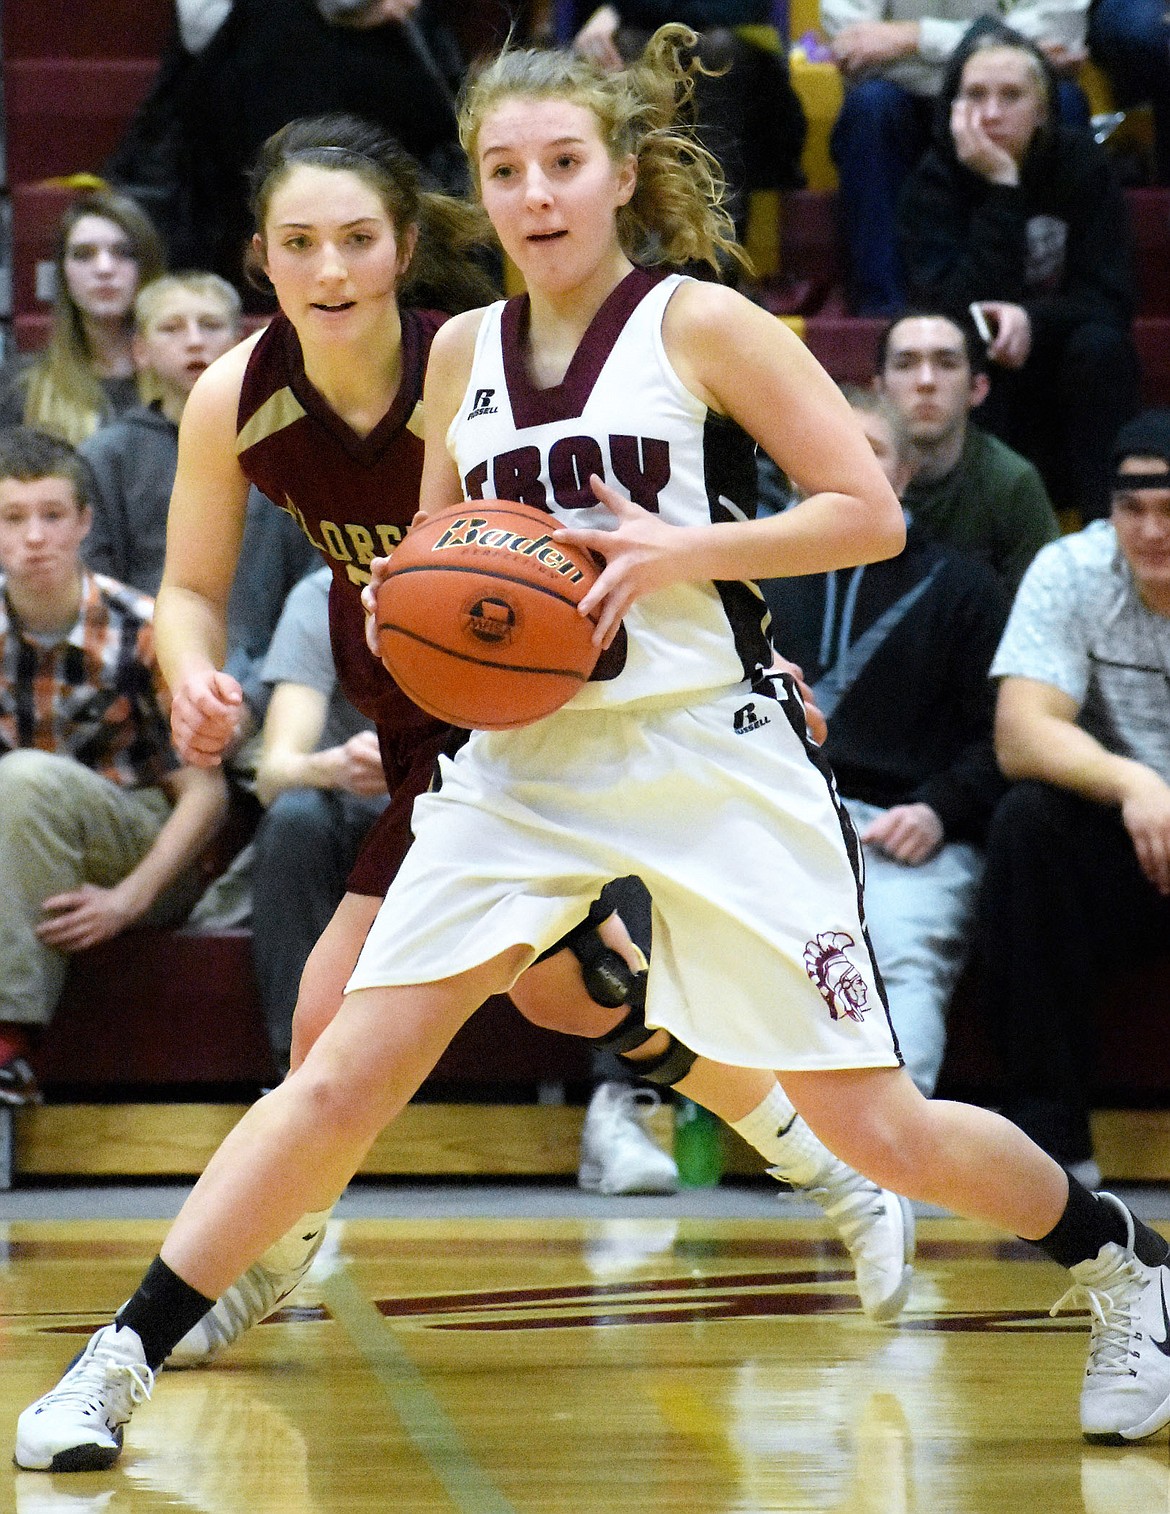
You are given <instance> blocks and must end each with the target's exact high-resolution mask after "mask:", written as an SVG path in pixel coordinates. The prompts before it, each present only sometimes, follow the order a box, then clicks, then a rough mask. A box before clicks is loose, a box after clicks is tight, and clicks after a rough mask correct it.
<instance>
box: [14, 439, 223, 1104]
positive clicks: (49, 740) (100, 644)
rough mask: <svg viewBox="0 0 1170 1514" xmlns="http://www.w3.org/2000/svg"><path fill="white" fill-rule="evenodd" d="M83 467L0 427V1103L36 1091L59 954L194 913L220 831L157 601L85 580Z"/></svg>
mask: <svg viewBox="0 0 1170 1514" xmlns="http://www.w3.org/2000/svg"><path fill="white" fill-rule="evenodd" d="M92 497H93V484H92V479H91V475H90V473H89V469H88V465H87V464H86V463H84V462H83V461H82V460H81V459H80V458H79V457H78V456H77V454H76V453H75V452H74V451H73V449H72V448H71V447H70V446H68V445H67V444H66V443H65V442H60V441H57V440H56V439H55V438H52V437H49V436H47V435H45V434H43V433H41V432H37V431H32V430H29V429H26V428H24V427H15V428H12V429H10V430H7V431H3V432H0V879H2V880H3V885H2V887H0V963H3V973H2V974H0V1102H4V1103H8V1104H22V1103H30V1102H35V1101H36V1099H37V1098H38V1093H37V1088H36V1082H35V1078H34V1076H33V1073H32V1070H31V1068H30V1067H29V1065H28V1063H27V1061H26V1060H25V1058H26V1054H27V1052H28V1051H29V1050H30V1047H31V1043H32V1038H33V1037H34V1036H35V1035H36V1033H37V1030H38V1028H39V1027H40V1026H43V1025H45V1024H47V1023H48V1021H49V1020H50V1019H51V1018H52V1015H53V1011H54V1009H55V1008H56V1004H57V999H58V998H59V996H60V992H61V987H62V983H63V981H64V977H65V970H66V966H67V963H68V956H69V954H70V953H71V952H75V951H80V950H82V949H83V948H85V947H89V946H96V945H97V943H98V942H100V941H106V940H109V939H110V937H112V936H116V935H117V934H118V933H119V932H120V931H123V930H125V929H126V928H127V927H128V926H131V925H134V924H136V923H137V922H140V921H146V920H148V919H149V920H150V921H151V922H152V923H160V924H161V923H165V924H171V923H176V922H177V921H179V920H181V919H182V918H183V917H184V916H185V914H186V913H187V911H188V910H189V909H190V907H191V905H192V904H193V903H194V900H195V897H196V894H197V892H198V880H197V877H196V873H195V870H194V868H193V864H194V863H195V862H196V861H197V860H198V858H199V856H200V854H201V853H202V851H203V850H204V848H205V847H206V846H207V844H208V842H209V841H210V840H211V839H212V838H213V836H214V835H215V834H216V832H217V831H218V830H219V828H220V826H221V825H222V823H223V820H224V817H225V815H226V812H227V788H226V784H225V782H224V779H223V776H222V774H220V773H219V772H218V771H217V770H209V771H199V770H196V769H194V768H185V767H181V766H180V764H179V760H178V758H177V757H176V755H175V753H174V752H173V750H172V748H171V744H170V731H169V724H168V719H167V694H166V690H165V687H164V685H163V682H162V677H161V674H160V673H159V670H158V667H157V665H156V663H155V658H154V637H153V631H152V627H151V617H152V614H153V610H154V601H153V600H152V599H150V598H149V596H147V595H145V594H141V593H140V592H139V591H138V590H136V589H130V588H127V587H126V586H125V585H123V584H120V583H118V582H116V581H115V580H114V579H112V578H106V577H104V576H102V575H99V574H94V573H90V572H88V571H87V570H86V568H85V567H84V565H83V563H82V559H81V544H82V542H83V541H84V539H85V535H86V532H87V531H88V530H89V527H90V522H91V519H92V505H91V500H92Z"/></svg>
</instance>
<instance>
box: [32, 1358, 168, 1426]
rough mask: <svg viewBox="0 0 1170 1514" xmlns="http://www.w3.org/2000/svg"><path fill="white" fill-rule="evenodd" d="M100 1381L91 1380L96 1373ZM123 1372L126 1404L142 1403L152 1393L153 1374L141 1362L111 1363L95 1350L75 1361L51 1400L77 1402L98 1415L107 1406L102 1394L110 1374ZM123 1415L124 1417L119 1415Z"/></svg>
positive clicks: (95, 1376) (105, 1390) (132, 1405)
mask: <svg viewBox="0 0 1170 1514" xmlns="http://www.w3.org/2000/svg"><path fill="white" fill-rule="evenodd" d="M99 1373H100V1374H101V1376H100V1381H95V1379H96V1378H97V1377H98V1374H99ZM118 1373H124V1374H125V1375H126V1377H128V1378H129V1379H130V1407H131V1408H133V1407H134V1405H136V1404H140V1403H142V1402H143V1401H144V1400H145V1399H148V1398H149V1397H150V1395H151V1394H152V1393H153V1392H154V1373H153V1372H152V1371H151V1370H150V1368H149V1367H148V1366H147V1365H146V1364H145V1362H144V1363H143V1364H142V1366H137V1365H135V1363H133V1362H112V1361H109V1360H108V1359H106V1358H103V1357H101V1356H99V1355H98V1354H97V1353H96V1352H95V1353H94V1355H93V1356H91V1357H90V1358H89V1360H88V1361H87V1362H85V1363H84V1364H80V1363H79V1364H78V1368H77V1369H75V1371H73V1372H70V1373H69V1374H68V1375H67V1376H66V1377H65V1379H64V1380H63V1381H62V1383H61V1384H60V1386H59V1387H58V1388H57V1390H56V1392H55V1393H54V1394H53V1399H54V1401H55V1402H56V1403H77V1404H81V1405H82V1406H83V1407H84V1408H85V1409H87V1410H89V1412H90V1413H92V1414H100V1413H102V1412H103V1411H104V1410H105V1408H106V1407H107V1406H106V1404H105V1402H104V1396H105V1394H106V1393H107V1391H108V1383H109V1379H110V1377H111V1376H112V1375H116V1374H118ZM123 1417H125V1416H123Z"/></svg>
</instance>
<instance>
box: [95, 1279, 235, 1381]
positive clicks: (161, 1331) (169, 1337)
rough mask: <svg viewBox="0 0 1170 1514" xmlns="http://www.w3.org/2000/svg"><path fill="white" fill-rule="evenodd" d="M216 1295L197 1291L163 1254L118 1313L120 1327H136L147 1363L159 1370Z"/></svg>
mask: <svg viewBox="0 0 1170 1514" xmlns="http://www.w3.org/2000/svg"><path fill="white" fill-rule="evenodd" d="M214 1303H215V1300H214V1299H213V1298H205V1297H204V1295H203V1294H202V1293H197V1292H196V1290H195V1289H194V1288H192V1287H191V1285H190V1284H189V1283H185V1282H184V1281H183V1279H182V1278H181V1277H180V1276H179V1275H178V1273H177V1272H172V1271H171V1269H170V1268H169V1267H168V1266H167V1264H166V1262H164V1261H163V1259H162V1257H161V1256H156V1257H155V1259H154V1261H153V1262H151V1264H150V1266H149V1267H148V1268H147V1272H146V1276H145V1277H144V1278H143V1279H142V1281H141V1283H139V1285H138V1291H137V1293H135V1295H134V1297H133V1298H132V1299H130V1301H129V1302H128V1303H127V1304H125V1305H124V1306H123V1307H122V1308H121V1309H120V1310H119V1311H118V1314H117V1317H116V1318H115V1320H114V1323H115V1324H116V1325H117V1326H118V1328H119V1329H123V1328H126V1327H128V1328H129V1329H131V1330H133V1331H135V1332H136V1333H137V1335H138V1338H139V1340H140V1341H141V1342H142V1349H143V1351H144V1352H145V1353H146V1365H147V1366H148V1367H150V1368H151V1369H152V1370H153V1371H157V1370H158V1368H159V1367H161V1366H162V1364H163V1362H165V1361H166V1359H167V1357H168V1356H170V1354H171V1352H172V1351H173V1350H174V1349H175V1347H176V1346H177V1345H178V1344H179V1342H180V1341H181V1340H182V1339H183V1337H184V1336H185V1335H186V1333H187V1331H188V1330H190V1329H191V1327H192V1325H197V1324H198V1323H199V1321H200V1320H201V1319H202V1318H203V1316H204V1315H205V1314H206V1313H207V1311H208V1310H209V1309H210V1308H211V1306H212V1305H213V1304H214Z"/></svg>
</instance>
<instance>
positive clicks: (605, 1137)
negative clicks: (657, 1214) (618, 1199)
mask: <svg viewBox="0 0 1170 1514" xmlns="http://www.w3.org/2000/svg"><path fill="white" fill-rule="evenodd" d="M659 1103H660V1100H659V1097H658V1095H657V1094H656V1093H655V1092H654V1090H653V1089H650V1088H630V1087H627V1086H626V1085H625V1084H623V1083H602V1084H601V1085H600V1086H599V1087H598V1088H597V1089H596V1090H595V1092H594V1094H593V1097H592V1099H590V1101H589V1108H588V1110H587V1111H586V1114H585V1125H584V1128H583V1130H582V1132H581V1158H580V1165H579V1166H578V1169H577V1183H578V1185H579V1186H580V1187H581V1188H584V1189H586V1190H587V1191H588V1192H590V1193H605V1194H618V1193H675V1192H677V1191H678V1168H677V1167H676V1166H675V1164H674V1159H673V1157H671V1156H670V1155H669V1154H668V1153H667V1152H665V1151H663V1149H662V1147H661V1146H659V1145H658V1143H657V1141H655V1140H654V1138H653V1137H652V1136H651V1135H650V1133H649V1131H648V1130H647V1129H646V1124H645V1121H646V1116H647V1115H648V1114H649V1113H650V1111H651V1110H653V1109H655V1108H657V1107H658V1104H659Z"/></svg>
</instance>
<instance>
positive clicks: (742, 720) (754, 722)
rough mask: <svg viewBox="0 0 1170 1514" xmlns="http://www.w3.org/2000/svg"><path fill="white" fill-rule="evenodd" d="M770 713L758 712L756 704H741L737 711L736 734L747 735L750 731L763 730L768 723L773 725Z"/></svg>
mask: <svg viewBox="0 0 1170 1514" xmlns="http://www.w3.org/2000/svg"><path fill="white" fill-rule="evenodd" d="M771 724H772V719H771V716H769V715H761V714H759V713H758V712H757V710H756V707H755V705H754V704H744V705H740V707H739V709H738V710H736V712H735V734H736V735H737V736H746V735H747V734H748V733H749V731H758V730H761V729H762V728H763V727H764V726H766V725H771Z"/></svg>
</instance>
